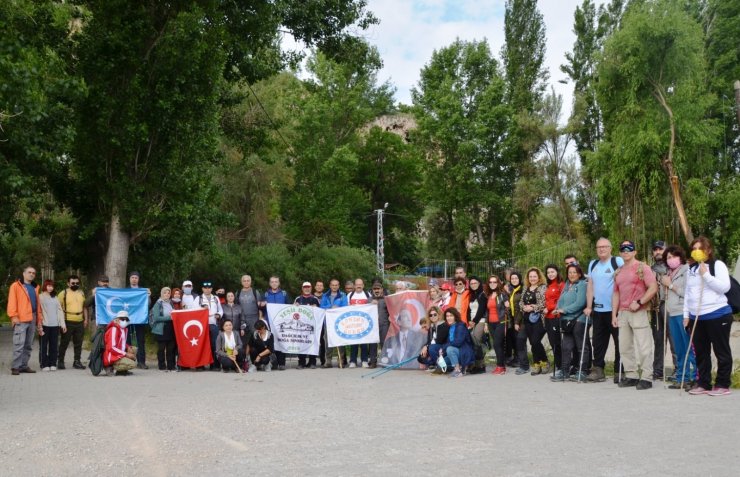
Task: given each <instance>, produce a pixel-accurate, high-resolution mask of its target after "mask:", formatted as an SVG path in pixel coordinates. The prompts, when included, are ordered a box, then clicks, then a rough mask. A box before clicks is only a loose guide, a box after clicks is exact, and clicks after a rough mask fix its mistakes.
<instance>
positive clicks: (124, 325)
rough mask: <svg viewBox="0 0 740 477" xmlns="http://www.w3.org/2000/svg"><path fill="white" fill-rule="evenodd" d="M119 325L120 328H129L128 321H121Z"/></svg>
mask: <svg viewBox="0 0 740 477" xmlns="http://www.w3.org/2000/svg"><path fill="white" fill-rule="evenodd" d="M118 325H119V326H120V327H121V328H126V327H127V326H128V320H119V321H118Z"/></svg>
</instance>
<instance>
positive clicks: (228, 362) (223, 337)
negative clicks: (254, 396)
mask: <svg viewBox="0 0 740 477" xmlns="http://www.w3.org/2000/svg"><path fill="white" fill-rule="evenodd" d="M243 349H244V348H243V346H242V339H241V336H239V333H236V332H235V331H234V324H233V323H232V322H230V321H228V320H224V321H223V322H222V323H221V331H220V332H219V333H218V336H217V337H216V358H217V359H218V362H219V364H220V365H221V370H223V372H224V373H226V372H228V371H229V370H230V369H231V370H234V371H236V372H239V368H238V367H237V363H241V362H243V361H244V351H243Z"/></svg>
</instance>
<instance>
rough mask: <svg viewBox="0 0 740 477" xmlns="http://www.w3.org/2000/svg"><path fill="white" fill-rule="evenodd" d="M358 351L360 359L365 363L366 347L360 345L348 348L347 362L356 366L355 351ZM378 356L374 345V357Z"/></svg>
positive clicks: (376, 347)
mask: <svg viewBox="0 0 740 477" xmlns="http://www.w3.org/2000/svg"><path fill="white" fill-rule="evenodd" d="M358 349H359V350H360V359H361V360H362V361H363V362H366V361H367V356H368V345H366V344H361V345H350V347H349V360H350V362H352V363H355V364H357V350H358ZM377 354H378V346H377V345H375V355H376V356H377Z"/></svg>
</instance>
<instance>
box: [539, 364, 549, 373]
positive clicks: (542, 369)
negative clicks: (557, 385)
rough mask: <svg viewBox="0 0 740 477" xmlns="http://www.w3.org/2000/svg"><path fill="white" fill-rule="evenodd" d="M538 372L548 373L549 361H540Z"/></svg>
mask: <svg viewBox="0 0 740 477" xmlns="http://www.w3.org/2000/svg"><path fill="white" fill-rule="evenodd" d="M540 373H542V374H550V363H549V362H547V361H542V362H541V363H540Z"/></svg>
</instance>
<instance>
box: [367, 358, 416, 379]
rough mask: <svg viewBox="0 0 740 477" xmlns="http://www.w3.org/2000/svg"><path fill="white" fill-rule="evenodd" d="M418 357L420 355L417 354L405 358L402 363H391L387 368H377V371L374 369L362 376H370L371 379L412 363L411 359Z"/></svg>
mask: <svg viewBox="0 0 740 477" xmlns="http://www.w3.org/2000/svg"><path fill="white" fill-rule="evenodd" d="M418 357H419V355H418V354H417V355H416V356H412V357H411V358H409V359H405V360H403V361H401V362H400V363H397V364H393V365H390V366H386V367H385V368H381V369H379V370H376V371H373V372H371V373H367V374H363V375H362V376H361V377H363V378H366V377H368V376H370V379H375V378H377V377H378V376H381V375H383V374H385V373H387V372H388V371H391V370H393V369H397V368H400V367H401V366H403V365H404V364H406V363H410V362H411V361H413V360H415V359H416V358H418Z"/></svg>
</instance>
